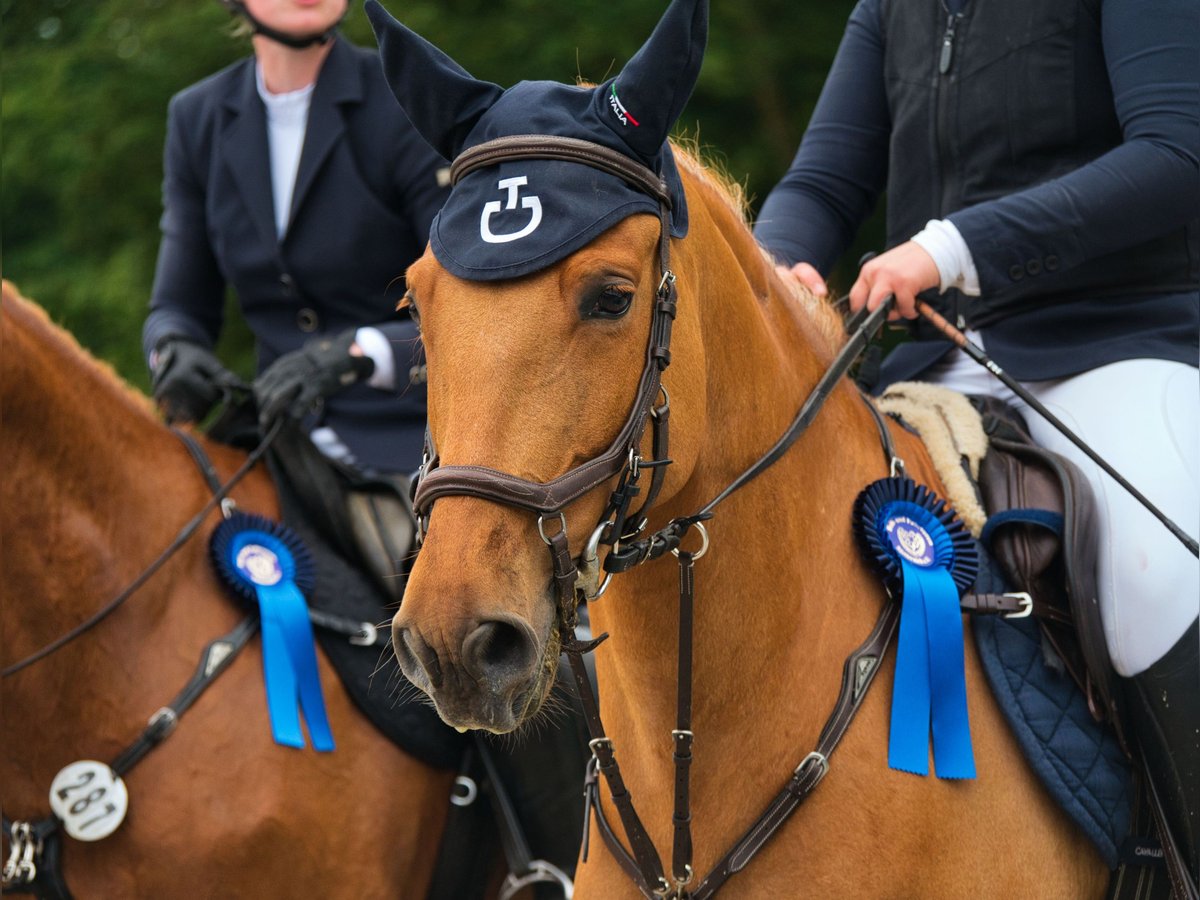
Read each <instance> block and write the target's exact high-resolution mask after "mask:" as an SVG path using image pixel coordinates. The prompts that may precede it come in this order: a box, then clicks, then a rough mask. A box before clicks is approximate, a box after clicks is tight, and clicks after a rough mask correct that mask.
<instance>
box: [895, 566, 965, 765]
mask: <svg viewBox="0 0 1200 900" xmlns="http://www.w3.org/2000/svg"><path fill="white" fill-rule="evenodd" d="M906 574H907V573H906ZM923 574H924V576H925V577H924V578H922V579H921V582H920V588H921V591H922V593H923V594H924V602H925V623H926V627H927V628H928V634H929V681H930V685H931V687H932V698H931V701H932V713H933V762H934V766H936V768H937V776H938V778H974V777H975V754H974V752H973V750H972V747H971V724H970V721H969V719H968V715H967V679H966V665H965V662H964V659H963V652H964V651H963V623H962V612H961V610H960V608H959V603H958V589H957V588H956V587H955V585H954V579H953V578H952V577H951V575H950V573H949V572H947V571H946V570H945V569H934V570H932V571H926V572H924V573H923Z"/></svg>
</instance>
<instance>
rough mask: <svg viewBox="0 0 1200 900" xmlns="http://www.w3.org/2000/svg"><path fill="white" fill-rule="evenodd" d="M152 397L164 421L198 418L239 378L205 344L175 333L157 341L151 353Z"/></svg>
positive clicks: (237, 382) (241, 384)
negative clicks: (202, 344)
mask: <svg viewBox="0 0 1200 900" xmlns="http://www.w3.org/2000/svg"><path fill="white" fill-rule="evenodd" d="M152 361H153V364H154V366H153V372H152V381H153V386H154V399H155V400H156V401H158V405H159V406H160V407H161V408H162V410H163V414H164V415H165V416H166V419H167V421H168V422H172V423H173V422H198V421H200V420H201V419H203V418H204V417H205V416H206V415H207V414H208V411H209V410H210V409H212V408H213V404H215V403H216V402H217V401H218V400H220V399H221V397H222V396H223V395H225V394H226V393H227V392H229V391H230V390H232V389H233V388H236V387H244V384H243V383H242V380H241V379H240V378H238V377H237V376H236V375H234V374H233V373H232V372H230V371H229V370H228V369H227V368H225V366H223V365H222V364H221V361H220V360H219V359H217V357H216V356H215V355H213V352H212V351H211V350H209V349H208V348H207V347H202V346H201V345H200V344H197V343H195V342H194V341H190V340H188V339H187V338H181V337H177V336H171V337H165V338H163V339H162V340H161V341H159V342H158V346H157V347H155V349H154V355H153V359H152Z"/></svg>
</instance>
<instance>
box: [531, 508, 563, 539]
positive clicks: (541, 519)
mask: <svg viewBox="0 0 1200 900" xmlns="http://www.w3.org/2000/svg"><path fill="white" fill-rule="evenodd" d="M545 521H546V517H545V516H538V534H540V535H541V536H542V540H543V541H545V542H546V545H547V546H549V545H550V538H548V537H546V526H545V525H544V524H543V523H544V522H545ZM558 521H559V524H561V525H562V533H563V534H566V533H567V517H566V516H565V515H564V514H563V513H559V514H558Z"/></svg>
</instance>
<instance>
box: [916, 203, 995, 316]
mask: <svg viewBox="0 0 1200 900" xmlns="http://www.w3.org/2000/svg"><path fill="white" fill-rule="evenodd" d="M913 243H915V244H918V245H919V246H921V247H922V248H923V249H924V250H925V252H926V253H928V254H929V255H930V256H932V257H933V262H934V264H935V265H936V266H937V269H938V274H939V275H940V276H941V278H942V284H941V286H940V287H939V288H938V290H939V291H940V292H941V293H945V292H946V291H948V290H950V288H958V289H959V290H960V291H962V292H963V293H964V294H966V295H967V296H968V297H978V296H979V273H978V272H977V271H976V270H975V260H973V259H972V258H971V248H970V247H968V246H967V242H966V241H964V240H963V236H962V235H961V234H960V233H959V231H958V229H957V228H955V227H954V223H953V222H950V221H949V220H947V219H930V220H929V221H928V222H926V223H925V227H924V229H922V230H921V231H920V232H918V233H917V234H915V235H913Z"/></svg>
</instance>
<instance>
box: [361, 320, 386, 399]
mask: <svg viewBox="0 0 1200 900" xmlns="http://www.w3.org/2000/svg"><path fill="white" fill-rule="evenodd" d="M354 342H355V343H356V344H358V346H359V347H361V348H362V352H363V353H365V354H366V355H367V356H369V357H371V361H372V362H373V363H375V371H374V372H372V373H371V377H370V378H368V379H367V384H369V385H370V386H371V387H373V388H379V389H380V390H381V391H390V390H393V389H394V388H395V387H396V357H395V355H394V354H393V353H392V344H391V342H390V341H389V340H388V339H387V335H385V334H384V333H383V332H382V331H380V330H379V329H378V328H371V327H370V326H364V327H362V328H360V329H358V331H356V332H355V333H354Z"/></svg>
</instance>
